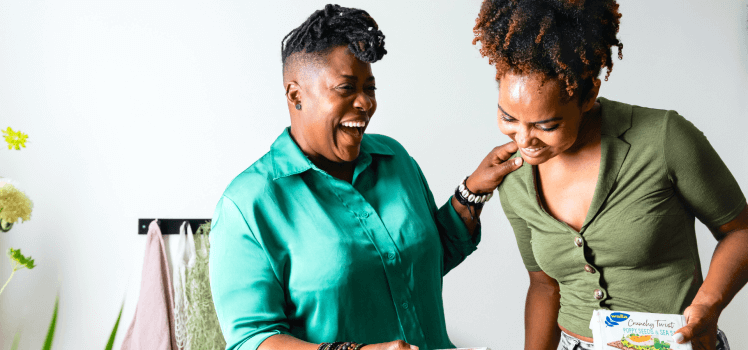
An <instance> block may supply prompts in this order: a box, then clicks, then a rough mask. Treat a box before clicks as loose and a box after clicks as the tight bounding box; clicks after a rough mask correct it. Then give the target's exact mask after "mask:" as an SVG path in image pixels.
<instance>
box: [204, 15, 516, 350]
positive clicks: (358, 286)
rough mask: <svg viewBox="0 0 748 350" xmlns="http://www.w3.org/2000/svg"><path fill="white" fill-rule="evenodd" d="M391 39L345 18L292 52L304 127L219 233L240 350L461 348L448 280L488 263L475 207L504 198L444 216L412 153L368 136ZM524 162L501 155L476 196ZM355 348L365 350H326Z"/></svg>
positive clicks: (230, 323)
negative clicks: (450, 315) (378, 68)
mask: <svg viewBox="0 0 748 350" xmlns="http://www.w3.org/2000/svg"><path fill="white" fill-rule="evenodd" d="M383 39H384V35H382V33H381V31H379V29H378V26H377V24H376V22H374V20H373V19H372V18H371V17H370V16H369V15H368V14H367V13H366V12H364V11H362V10H357V9H349V8H344V7H339V6H337V5H335V6H333V5H327V6H326V7H325V9H324V10H321V11H317V12H315V13H314V14H312V15H311V16H310V17H309V19H308V20H307V21H306V22H304V24H302V25H301V26H300V27H299V28H297V29H295V30H294V31H292V32H291V33H290V34H289V35H288V36H287V37H286V38H285V39H284V45H283V50H282V57H283V66H284V71H283V80H284V87H285V89H286V98H287V102H288V108H289V113H290V115H291V127H290V128H287V129H286V130H284V131H283V133H282V134H281V135H280V136H279V137H278V138H277V140H276V141H275V142H274V143H273V145H272V146H271V147H270V151H269V152H268V153H267V154H265V155H264V156H263V157H262V158H260V159H259V160H258V161H256V162H255V163H254V164H252V165H251V166H250V167H249V168H248V169H247V170H245V171H244V172H243V173H241V174H240V175H239V176H237V177H236V178H235V179H234V180H233V181H232V182H231V184H230V185H229V186H228V187H227V188H226V190H225V192H224V193H223V196H222V197H221V199H220V201H219V202H218V205H217V208H216V211H215V214H214V217H213V221H212V227H211V236H210V239H211V254H210V276H211V289H212V292H213V300H214V303H215V308H216V311H217V314H218V319H219V321H220V324H221V328H222V330H223V334H224V337H225V338H226V342H227V349H245V350H248V349H251V350H254V349H262V350H281V349H283V350H288V349H292V350H294V349H299V350H306V349H308V350H314V349H345V348H351V349H358V348H360V345H361V344H371V345H365V346H363V349H364V350H378V349H418V348H420V349H439V348H450V347H454V346H453V345H452V343H451V342H450V340H449V337H448V336H447V332H446V325H445V321H444V312H443V306H442V277H443V276H444V275H445V274H446V273H447V272H448V271H450V270H451V269H452V268H454V267H455V266H457V265H458V264H459V263H460V262H462V261H463V260H464V259H465V257H466V256H467V255H469V254H470V253H471V252H473V251H474V250H475V249H476V245H477V244H478V242H479V241H480V224H479V221H478V215H480V205H478V204H475V202H478V201H480V202H483V201H485V200H486V198H488V197H487V193H489V192H491V191H485V192H483V193H481V195H482V196H481V197H480V198H481V200H477V199H475V197H473V196H471V195H468V196H467V197H468V199H470V200H472V202H470V203H474V204H470V208H468V206H466V205H465V204H462V203H460V198H456V197H452V198H450V200H449V201H447V203H445V204H444V205H443V206H441V208H438V207H437V206H436V204H435V201H434V197H433V195H432V193H431V190H430V189H429V187H428V184H427V182H426V179H425V177H424V176H423V173H422V172H421V169H420V168H419V166H418V164H417V163H416V161H415V160H414V159H413V158H411V157H410V156H409V155H408V153H407V152H406V151H405V149H403V147H402V146H401V145H400V144H399V143H398V142H397V141H395V140H393V139H391V138H389V137H386V136H382V135H371V134H365V133H364V130H365V129H366V127H367V126H368V124H369V122H370V121H371V117H372V115H373V114H374V112H375V110H376V106H377V104H376V98H375V92H374V91H375V80H374V76H373V75H372V72H371V66H370V62H374V61H376V60H378V59H380V58H382V56H383V55H384V54H385V53H386V51H385V50H384V40H383ZM516 150H517V148H516V147H515V146H514V145H513V144H511V143H510V144H507V145H504V146H502V147H497V148H496V149H495V150H494V151H493V152H492V153H491V154H490V155H489V156H488V157H487V158H486V159H485V160H484V162H483V163H482V164H481V165H480V166H479V167H478V169H477V170H476V171H475V172H474V173H473V175H471V176H470V177H469V179H468V181H467V189H465V188H462V187H461V188H460V190H461V191H463V192H462V193H465V194H467V192H464V191H468V190H469V189H472V188H474V187H480V188H491V189H493V188H496V186H498V184H499V182H500V181H501V179H502V178H503V176H504V175H505V174H507V173H508V172H510V171H512V170H514V169H516V168H517V167H518V165H519V164H516V165H515V164H514V163H511V164H510V163H508V162H506V163H505V162H503V160H505V159H507V158H508V157H509V155H510V154H511V153H513V152H515V151H516ZM458 197H460V196H458ZM463 202H465V201H464V200H463ZM465 203H468V202H465ZM343 341H348V342H354V343H355V344H325V342H343Z"/></svg>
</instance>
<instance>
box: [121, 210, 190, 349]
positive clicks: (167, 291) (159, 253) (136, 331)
mask: <svg viewBox="0 0 748 350" xmlns="http://www.w3.org/2000/svg"><path fill="white" fill-rule="evenodd" d="M146 239H147V242H146V245H145V259H144V261H143V277H142V280H141V282H140V297H139V299H138V305H137V306H136V307H135V317H133V320H132V323H130V328H128V329H127V333H126V334H125V338H124V340H123V341H122V347H121V349H122V350H130V349H133V350H139V349H148V350H178V348H177V342H176V337H175V333H174V312H173V307H174V297H173V296H172V287H171V278H170V277H169V264H168V263H167V260H166V250H165V249H164V240H163V238H162V237H161V229H159V227H158V224H156V221H155V220H154V221H153V222H151V225H150V226H149V228H148V238H146Z"/></svg>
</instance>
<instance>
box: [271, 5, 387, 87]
mask: <svg viewBox="0 0 748 350" xmlns="http://www.w3.org/2000/svg"><path fill="white" fill-rule="evenodd" d="M341 45H347V46H348V50H349V51H350V52H351V53H352V54H353V55H354V56H356V58H358V59H359V60H361V61H364V62H369V63H374V62H376V61H378V60H380V59H381V58H382V57H383V56H384V55H385V54H386V53H387V50H385V49H384V34H382V31H381V30H379V26H378V25H377V22H375V21H374V19H373V18H371V16H369V14H368V13H367V12H366V11H364V10H359V9H354V8H348V7H342V6H339V5H333V4H327V5H325V8H324V9H322V10H317V11H315V12H314V13H313V14H312V15H311V16H309V18H307V20H306V21H304V23H302V24H301V25H300V26H299V27H298V28H296V29H294V30H292V31H291V32H290V33H288V35H286V36H285V37H284V38H283V40H282V41H281V60H282V62H283V70H284V72H285V71H286V66H287V62H286V61H287V59H288V57H289V56H291V55H292V54H294V53H297V52H298V53H308V54H316V56H318V57H322V56H324V55H325V54H326V53H329V51H330V50H331V49H333V48H335V47H337V46H341Z"/></svg>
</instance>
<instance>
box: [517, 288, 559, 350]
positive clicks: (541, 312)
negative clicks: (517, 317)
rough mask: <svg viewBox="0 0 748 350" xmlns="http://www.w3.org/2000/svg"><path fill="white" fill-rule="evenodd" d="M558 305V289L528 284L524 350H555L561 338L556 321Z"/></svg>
mask: <svg viewBox="0 0 748 350" xmlns="http://www.w3.org/2000/svg"><path fill="white" fill-rule="evenodd" d="M560 305H561V295H560V294H559V291H558V288H554V287H553V286H550V285H543V284H539V283H538V284H535V285H533V284H532V283H531V284H530V288H529V289H528V290H527V300H526V301H525V349H532V350H535V349H541V350H542V349H548V350H555V349H556V348H557V346H558V342H559V339H560V337H561V329H560V328H559V327H558V321H557V320H558V310H559V308H560V307H561V306H560Z"/></svg>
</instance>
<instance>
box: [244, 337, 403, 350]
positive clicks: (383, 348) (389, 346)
mask: <svg viewBox="0 0 748 350" xmlns="http://www.w3.org/2000/svg"><path fill="white" fill-rule="evenodd" d="M319 345H320V344H312V343H307V342H305V341H301V340H299V339H297V338H294V337H292V336H290V335H286V334H278V335H274V336H271V337H269V338H267V339H265V341H264V342H262V344H260V346H259V347H258V348H257V350H317V349H318V348H319ZM361 350H418V347H417V346H415V345H410V344H408V343H406V342H404V341H402V340H396V341H391V342H388V343H380V344H371V345H366V346H364V347H362V348H361Z"/></svg>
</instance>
